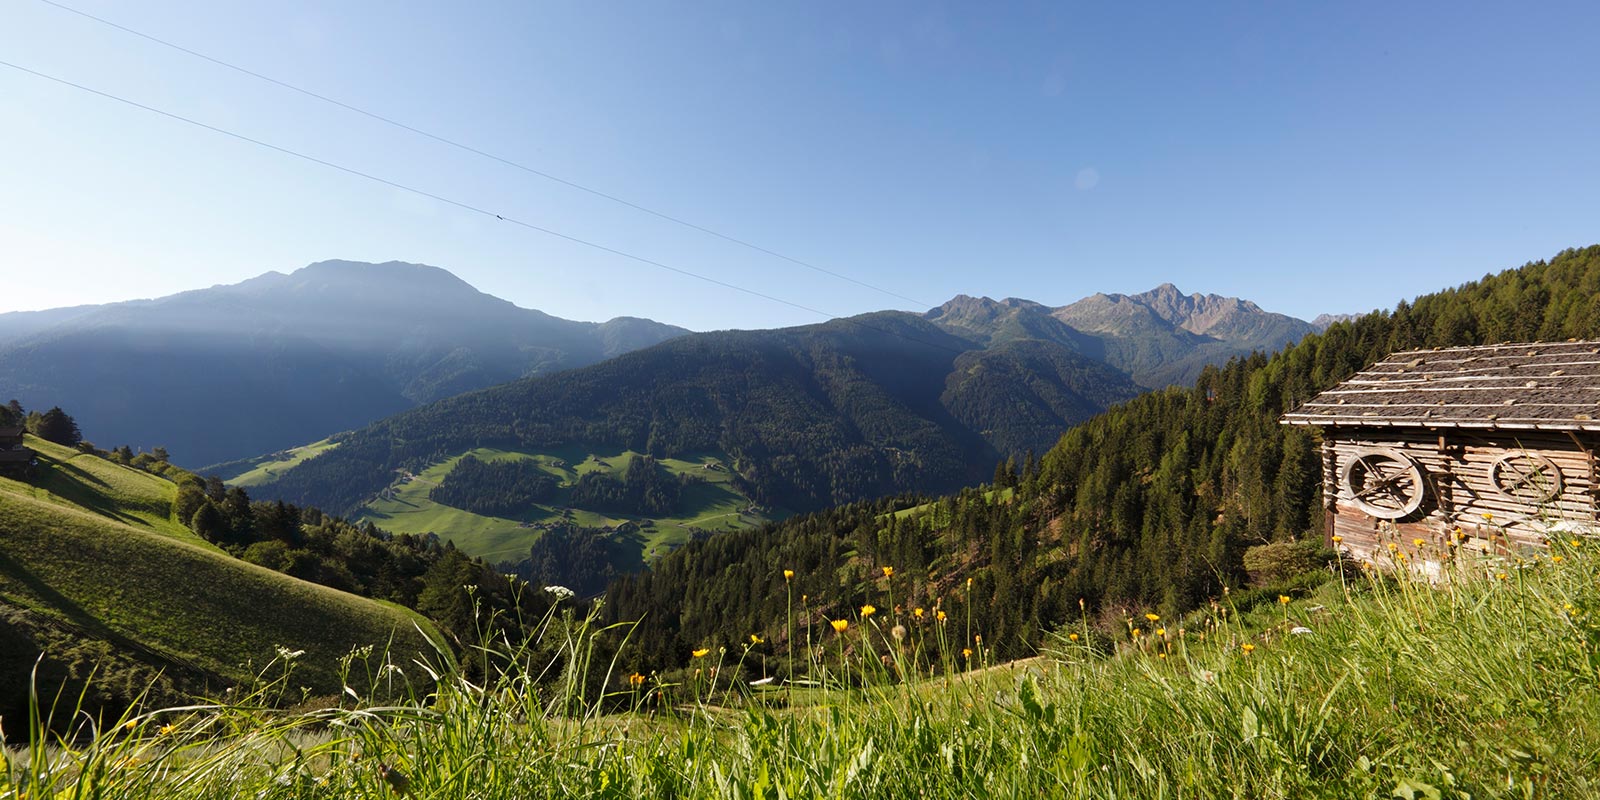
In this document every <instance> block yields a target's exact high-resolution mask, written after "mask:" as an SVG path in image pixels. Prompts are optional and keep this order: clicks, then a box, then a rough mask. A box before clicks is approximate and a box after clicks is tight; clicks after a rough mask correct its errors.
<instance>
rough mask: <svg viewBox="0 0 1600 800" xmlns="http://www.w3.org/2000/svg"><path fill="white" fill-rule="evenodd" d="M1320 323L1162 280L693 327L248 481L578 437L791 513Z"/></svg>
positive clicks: (1038, 445) (985, 468)
mask: <svg viewBox="0 0 1600 800" xmlns="http://www.w3.org/2000/svg"><path fill="white" fill-rule="evenodd" d="M1310 331H1311V326H1310V325H1309V324H1308V323H1305V322H1302V321H1300V320H1295V319H1293V318H1290V317H1285V316H1283V315H1279V314H1270V313H1268V312H1265V311H1262V310H1261V309H1260V308H1259V307H1257V306H1255V305H1254V304H1253V303H1250V302H1248V301H1241V300H1237V299H1233V298H1223V297H1217V296H1215V295H1184V294H1182V293H1180V292H1179V291H1178V290H1177V289H1176V288H1175V287H1173V286H1171V285H1170V284H1169V285H1164V286H1161V287H1158V288H1157V289H1155V290H1153V291H1151V292H1146V293H1144V294H1139V295H1094V296H1092V297H1089V298H1086V299H1084V300H1082V301H1079V302H1077V303H1074V304H1072V305H1069V306H1064V307H1060V308H1051V307H1048V306H1044V305H1042V304H1039V303H1036V302H1032V301H1029V300H1021V299H1015V298H1012V299H1007V300H1002V301H995V300H991V299H989V298H972V297H966V296H960V297H956V298H955V299H953V300H951V301H950V302H948V303H945V304H944V305H942V306H940V307H939V308H936V309H933V310H931V311H929V312H927V313H925V314H912V313H907V312H900V311H883V312H877V313H873V314H865V315H861V316H858V317H852V318H847V319H839V320H833V321H830V322H826V323H822V324H819V325H808V326H801V327H795V328H784V329H778V330H767V331H722V332H716V333H702V334H692V335H689V336H684V337H680V338H678V339H675V340H672V341H669V342H665V343H662V344H660V345H656V346H654V347H650V348H645V349H642V350H639V351H635V352H632V353H628V354H625V355H623V356H620V357H618V358H615V359H611V360H608V361H605V362H602V363H600V364H595V365H592V366H589V367H584V368H581V369H575V370H571V371H568V372H564V373H561V374H558V375H550V376H538V377H530V378H525V379H521V380H518V381H515V382H512V383H508V384H505V385H501V386H496V387H493V388H490V389H486V390H482V391H478V392H473V393H470V394H467V395H463V396H459V397H454V398H450V399H447V400H443V401H440V402H438V403H434V404H431V405H427V406H424V407H422V408H418V409H413V410H411V411H407V412H404V413H401V414H398V415H396V416H394V417H390V418H388V419H385V420H383V421H381V422H378V423H375V424H373V425H371V426H368V427H366V428H363V429H361V430H358V431H355V432H352V433H350V434H345V435H341V436H338V437H335V440H336V442H337V447H335V448H333V449H330V450H327V451H326V452H323V453H322V454H321V455H318V456H317V457H316V458H313V459H311V460H309V461H306V462H304V463H300V464H297V465H296V464H286V465H285V467H286V469H285V471H283V472H281V473H279V474H277V475H275V480H274V481H272V482H270V483H267V484H265V485H257V487H256V489H255V491H256V492H257V493H258V495H259V494H263V493H264V495H263V496H279V497H283V498H285V499H288V500H291V501H294V502H298V503H305V504H310V505H317V506H320V507H323V508H327V509H329V510H332V511H335V512H337V513H360V510H361V508H362V507H363V505H364V504H366V503H369V502H370V501H371V500H372V498H373V497H375V496H377V495H378V494H379V493H380V492H383V491H385V489H386V487H389V486H390V484H391V482H392V481H393V480H394V476H395V475H396V474H401V473H415V472H420V471H422V470H425V469H428V468H430V467H433V466H434V465H437V464H440V463H442V462H444V461H446V460H448V459H451V458H455V457H458V456H461V455H463V454H465V453H467V452H469V451H472V450H473V449H474V448H483V447H492V448H500V449H503V450H506V451H511V452H521V453H526V454H529V455H530V456H531V455H532V454H534V453H536V452H539V451H544V450H548V449H549V448H557V447H576V446H583V447H584V448H587V449H588V450H592V451H598V450H599V449H603V448H607V447H609V448H613V449H617V448H620V449H628V450H633V451H636V452H640V453H649V454H651V455H654V456H656V457H658V458H661V457H671V458H692V457H695V456H697V455H698V454H703V453H717V454H721V455H725V456H726V457H728V458H730V459H731V466H732V468H733V470H734V472H735V474H736V476H737V479H738V481H737V486H738V488H739V489H740V490H741V491H743V492H744V493H745V494H746V495H747V496H749V497H750V498H751V499H752V500H754V501H756V502H758V503H762V504H767V505H772V506H777V507H781V508H785V509H788V510H793V511H805V510H811V509H817V508H822V507H826V506H828V505H832V504H837V503H843V502H850V501H854V500H859V499H863V498H869V497H877V496H882V495H886V494H893V493H898V492H907V491H916V492H937V491H949V490H953V489H955V488H957V487H959V486H963V485H969V484H971V483H974V482H978V481H981V480H983V479H986V478H988V477H989V476H990V474H991V472H992V470H993V469H994V465H995V463H996V462H997V461H1000V460H1003V459H1005V458H1006V457H1008V456H1017V457H1020V456H1022V454H1024V453H1025V452H1027V451H1030V450H1031V451H1034V452H1043V451H1045V450H1046V449H1048V448H1049V447H1050V446H1051V445H1053V444H1054V443H1055V441H1056V440H1057V439H1058V438H1059V437H1060V435H1061V433H1062V432H1063V431H1064V430H1066V429H1067V428H1068V427H1070V426H1071V425H1073V424H1075V423H1077V422H1080V421H1082V420H1084V419H1087V418H1089V417H1091V416H1093V415H1094V414H1096V413H1099V412H1100V411H1103V410H1104V409H1106V408H1108V407H1109V406H1111V405H1113V404H1115V403H1118V402H1121V401H1124V400H1128V399H1130V398H1132V397H1134V396H1136V395H1137V394H1139V393H1140V392H1142V391H1144V390H1145V389H1147V388H1153V387H1158V386H1163V385H1166V384H1168V383H1171V382H1174V381H1177V380H1181V379H1184V378H1185V377H1187V376H1192V375H1197V374H1198V373H1199V371H1200V370H1201V369H1202V368H1203V367H1204V366H1205V364H1207V363H1216V362H1221V361H1225V360H1227V359H1228V358H1230V357H1232V356H1235V355H1241V354H1245V353H1249V352H1251V351H1253V350H1276V349H1278V348H1281V347H1282V346H1284V345H1285V344H1288V343H1290V342H1292V341H1295V340H1296V339H1298V338H1299V337H1301V336H1303V335H1304V334H1306V333H1309V332H1310ZM397 471H398V472H397Z"/></svg>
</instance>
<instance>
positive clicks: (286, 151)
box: [0, 60, 966, 355]
mask: <svg viewBox="0 0 1600 800" xmlns="http://www.w3.org/2000/svg"><path fill="white" fill-rule="evenodd" d="M0 66H5V67H10V68H11V69H14V70H17V71H18V72H22V73H26V74H28V75H32V76H34V77H36V78H41V79H43V80H47V81H51V82H53V83H56V84H59V85H62V86H67V87H71V88H73V89H77V90H79V91H81V92H86V93H88V94H92V95H95V96H96V97H101V98H104V99H106V100H113V101H116V102H118V103H122V104H123V105H127V106H131V107H133V108H137V109H139V110H141V111H147V112H149V113H151V114H156V115H158V116H162V117H166V118H167V119H171V120H176V121H178V122H183V123H186V124H188V125H193V126H195V127H197V128H202V129H205V130H208V131H211V132H213V133H218V134H221V135H223V136H227V137H229V138H232V139H237V140H239V141H241V142H247V143H249V144H253V145H256V146H257V147H263V148H266V149H268V150H272V151H274V152H277V153H282V154H283V155H287V156H293V157H295V158H298V159H301V160H303V161H309V162H311V163H313V164H317V165H319V166H323V167H327V168H329V169H333V170H338V171H339V172H343V173H345V174H347V175H354V176H356V177H358V178H364V179H366V180H369V181H372V182H374V183H379V184H382V185H384V186H388V187H391V188H394V189H399V190H401V191H403V192H410V193H411V194H415V195H418V196H420V197H426V198H428V199H430V200H435V201H438V202H440V203H444V204H446V205H450V206H455V207H456V208H459V209H462V210H464V211H470V212H472V213H474V214H481V215H483V216H486V217H493V218H495V219H497V220H499V221H501V222H507V223H510V224H512V225H517V226H520V227H523V228H527V229H528V230H533V231H538V232H539V233H543V234H545V235H547V236H554V237H556V238H557V239H564V240H566V241H569V242H572V243H574V244H580V245H583V246H584V247H589V248H592V249H595V250H599V251H600V252H603V253H610V254H611V255H615V256H619V257H621V258H626V259H628V260H631V261H636V262H638V263H641V264H647V265H649V266H652V267H656V268H659V269H663V270H666V271H668V272H674V273H677V274H679V275H683V276H686V277H690V278H695V279H697V280H701V281H705V282H706V283H710V284H714V285H717V286H721V287H723V288H725V289H732V290H733V291H736V292H743V293H744V294H747V295H750V296H752V297H759V298H761V299H763V300H768V301H771V302H773V303H778V304H781V305H786V306H789V307H790V308H796V309H799V310H801V311H805V312H808V313H811V314H816V315H818V316H820V317H823V318H826V319H828V320H830V321H831V320H838V321H840V322H846V323H849V324H851V325H855V326H857V327H859V328H862V329H864V330H870V331H874V332H877V333H881V334H884V335H886V336H894V337H897V338H900V339H904V340H906V341H909V342H914V343H916V344H920V345H924V346H926V347H932V348H935V349H938V350H944V351H947V352H950V353H955V354H958V355H959V354H960V353H963V352H966V351H964V350H959V349H956V348H953V347H949V346H946V345H943V344H939V343H937V342H930V341H926V340H923V339H919V338H917V337H914V336H908V335H906V334H904V333H902V332H900V331H894V330H889V329H885V328H878V327H875V326H872V325H868V324H866V323H864V322H860V321H858V320H854V319H850V318H847V317H841V316H838V315H835V314H830V313H828V312H826V311H822V310H820V309H817V308H812V307H811V306H808V305H804V304H802V303H796V302H794V301H792V300H785V299H783V298H781V297H777V296H774V295H770V294H767V293H766V292H762V291H758V290H756V289H750V288H748V287H744V286H740V285H738V284H734V283H729V282H727V281H724V280H720V279H717V278H713V277H711V276H709V275H702V274H700V273H698V272H694V271H691V270H687V269H683V268H681V267H674V266H672V265H671V264H666V263H663V262H661V261H657V260H655V259H652V258H646V257H645V256H641V255H636V254H634V253H629V252H627V251H625V250H618V249H616V248H614V247H610V246H607V245H603V244H600V243H599V242H594V241H590V240H588V239H584V238H581V237H578V236H573V235H571V234H567V233H562V232H561V231H558V230H553V229H551V228H546V227H544V226H542V225H537V224H534V223H532V222H527V221H524V220H520V219H517V218H515V217H511V216H506V215H504V214H498V213H496V212H494V211H490V210H489V209H487V208H484V207H482V206H478V205H473V204H472V203H468V202H464V201H461V200H455V199H452V198H449V197H445V196H443V195H439V194H435V193H433V192H430V191H428V190H426V189H419V188H417V187H415V186H410V185H407V184H404V183H400V182H398V181H393V180H390V179H388V178H384V177H381V176H378V175H374V174H372V173H370V172H363V171H361V170H359V169H355V168H354V167H347V166H345V165H343V164H338V163H335V162H332V161H328V160H326V159H322V158H318V157H316V156H313V155H309V154H306V153H302V152H300V151H298V150H292V149H290V148H287V147H282V146H280V145H275V144H272V143H271V142H266V141H262V140H261V139H256V138H254V137H251V136H246V135H245V134H242V133H236V132H234V131H231V130H228V129H226V128H219V127H217V126H215V125H211V124H208V123H205V122H201V121H199V120H197V119H193V118H191V117H186V116H183V115H182V114H176V113H173V112H171V111H165V110H163V109H160V108H156V107H155V106H150V105H146V104H144V103H141V102H138V101H137V100H130V99H128V98H126V97H122V96H119V95H115V94H112V93H110V92H105V91H101V90H99V89H95V88H93V87H90V86H85V85H83V84H81V83H76V82H74V81H70V80H67V79H66V78H60V77H57V76H55V75H50V74H48V73H45V72H40V71H38V70H36V69H30V68H28V67H24V66H22V65H21V64H14V63H12V62H10V61H5V60H0Z"/></svg>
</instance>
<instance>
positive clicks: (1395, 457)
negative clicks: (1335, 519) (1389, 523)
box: [1339, 447, 1424, 519]
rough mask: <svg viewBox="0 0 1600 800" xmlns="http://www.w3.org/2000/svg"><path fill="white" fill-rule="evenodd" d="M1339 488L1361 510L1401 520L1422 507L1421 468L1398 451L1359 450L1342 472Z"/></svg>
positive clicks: (1379, 516) (1376, 515)
mask: <svg viewBox="0 0 1600 800" xmlns="http://www.w3.org/2000/svg"><path fill="white" fill-rule="evenodd" d="M1339 487H1340V489H1341V490H1342V491H1343V493H1344V495H1345V497H1346V499H1348V500H1352V501H1354V502H1355V504H1356V505H1357V506H1360V508H1361V510H1362V511H1365V512H1367V513H1368V514H1370V515H1372V516H1374V517H1377V518H1378V519H1399V518H1401V517H1404V516H1408V515H1410V514H1412V513H1413V512H1415V511H1416V510H1417V509H1419V508H1421V507H1422V498H1423V494H1424V487H1423V483H1422V466H1421V465H1419V464H1418V463H1417V462H1416V461H1414V460H1413V459H1412V458H1411V457H1410V456H1408V455H1406V454H1404V453H1402V452H1400V451H1399V450H1391V449H1389V448H1386V447H1374V448H1367V449H1363V450H1358V451H1356V454H1355V457H1354V458H1351V459H1350V460H1349V461H1347V462H1345V465H1344V469H1343V470H1341V471H1340V473H1339Z"/></svg>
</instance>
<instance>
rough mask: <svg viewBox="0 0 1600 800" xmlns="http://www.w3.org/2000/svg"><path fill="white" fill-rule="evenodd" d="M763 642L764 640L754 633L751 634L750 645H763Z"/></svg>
mask: <svg viewBox="0 0 1600 800" xmlns="http://www.w3.org/2000/svg"><path fill="white" fill-rule="evenodd" d="M761 641H762V640H761V637H760V636H757V635H755V634H753V633H752V634H750V643H751V644H761Z"/></svg>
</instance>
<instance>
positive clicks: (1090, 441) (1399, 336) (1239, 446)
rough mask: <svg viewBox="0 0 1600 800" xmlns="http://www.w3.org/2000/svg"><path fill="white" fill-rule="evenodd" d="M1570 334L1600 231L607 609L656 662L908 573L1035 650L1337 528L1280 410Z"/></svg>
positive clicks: (1589, 311) (1595, 320) (835, 611)
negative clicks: (1346, 384) (1339, 387)
mask: <svg viewBox="0 0 1600 800" xmlns="http://www.w3.org/2000/svg"><path fill="white" fill-rule="evenodd" d="M1571 337H1577V338H1590V339H1592V338H1595V337H1600V246H1591V247H1587V248H1584V249H1581V250H1568V251H1565V252H1562V253H1560V254H1559V255H1557V256H1556V257H1554V258H1552V259H1551V260H1549V261H1548V262H1546V261H1539V262H1535V263H1530V264H1527V265H1526V266H1523V267H1521V268H1519V269H1513V270H1508V271H1506V272H1502V273H1500V274H1498V275H1490V276H1485V277H1484V278H1483V279H1481V280H1478V281H1474V282H1471V283H1467V284H1464V285H1462V286H1460V287H1458V288H1454V289H1447V290H1445V291H1441V292H1437V293H1435V294H1431V295H1426V296H1423V297H1420V298H1418V299H1416V300H1415V301H1413V302H1410V303H1407V302H1401V303H1400V304H1399V305H1398V306H1396V308H1395V309H1394V310H1393V311H1392V312H1374V313H1372V314H1368V315H1366V316H1364V317H1360V318H1358V319H1354V320H1351V321H1343V322H1337V323H1335V324H1333V325H1331V327H1329V328H1328V329H1327V330H1326V331H1325V332H1323V333H1320V334H1315V335H1311V336H1308V337H1306V338H1305V339H1303V340H1302V341H1300V342H1299V343H1298V344H1295V345H1293V346H1291V347H1289V348H1287V349H1285V350H1283V351H1282V352H1279V353H1278V354H1276V355H1274V356H1272V357H1270V358H1269V357H1267V356H1264V355H1255V356H1251V357H1248V358H1243V359H1238V360H1235V361H1232V362H1230V363H1228V364H1227V365H1226V366H1223V367H1211V368H1207V369H1205V370H1204V371H1203V372H1202V373H1201V374H1200V376H1199V379H1198V381H1197V382H1196V383H1195V385H1193V386H1192V387H1188V388H1171V389H1165V390H1160V391H1156V392H1152V393H1150V394H1146V395H1143V396H1140V397H1138V398H1137V399H1134V400H1132V401H1129V402H1127V403H1124V404H1122V405H1120V406H1117V407H1115V408H1113V409H1111V410H1110V411H1108V412H1106V413H1104V414H1101V415H1099V416H1097V417H1094V418H1093V419H1091V420H1089V421H1087V422H1085V423H1083V424H1081V425H1078V426H1076V427H1074V428H1072V429H1071V430H1070V431H1068V432H1067V434H1066V435H1065V436H1064V437H1063V438H1062V439H1061V441H1060V443H1059V444H1057V445H1056V446H1055V447H1053V448H1051V449H1050V450H1049V451H1048V452H1046V453H1045V454H1044V455H1043V456H1042V457H1041V458H1040V459H1039V460H1038V462H1037V464H1033V463H1031V462H1028V463H1024V465H1023V467H1022V468H1021V469H1020V470H1019V471H1017V472H1009V471H1002V474H1001V475H1000V476H998V481H997V483H998V485H997V486H994V487H992V489H993V491H987V492H986V491H979V490H975V489H969V490H964V491H962V492H960V493H959V494H956V495H952V496H946V497H943V498H940V499H938V500H936V501H931V502H930V501H924V500H922V499H918V498H898V499H891V500H883V501H876V502H871V503H860V504H855V505H849V506H843V507H839V508H834V509H831V510H827V511H822V512H818V513H815V514H810V515H807V516H804V517H799V518H795V519H791V520H789V521H786V522H783V523H780V524H776V525H772V526H769V527H767V528H765V529H761V530H755V531H745V532H731V533H727V534H722V535H719V536H716V537H713V538H711V539H709V540H707V541H703V542H697V543H693V544H690V545H688V546H686V547H684V548H682V549H680V550H678V551H676V552H674V553H672V554H671V555H669V556H667V557H666V558H664V559H663V560H662V561H661V562H659V563H658V564H657V565H656V567H655V568H654V569H652V570H651V571H649V572H646V573H644V574H641V575H638V576H634V577H626V578H622V579H620V580H619V581H617V582H615V583H613V584H612V585H611V586H610V587H609V588H608V589H607V591H606V597H607V601H608V602H607V606H606V613H607V614H608V615H609V616H610V617H611V618H612V619H616V620H632V619H641V618H643V619H645V620H648V624H646V625H642V626H640V629H639V630H638V632H637V634H636V636H635V641H637V642H639V643H640V644H641V646H642V650H640V651H638V655H637V656H635V657H637V658H638V659H639V661H638V663H629V664H625V666H626V667H629V668H640V669H643V668H649V667H666V666H672V665H676V664H680V663H682V662H684V661H685V660H686V659H687V658H688V654H689V652H690V650H692V649H694V648H699V647H707V646H712V647H714V646H716V645H717V644H719V643H720V644H724V645H729V646H732V645H733V644H735V643H738V642H742V641H744V640H745V639H746V637H748V636H749V635H750V634H751V633H752V632H755V633H759V634H761V635H762V636H763V637H767V638H768V641H781V639H782V637H783V636H784V635H785V634H784V629H785V625H784V620H785V612H786V605H785V603H786V599H787V598H788V597H790V596H791V594H789V593H786V588H787V589H790V590H792V597H793V598H794V600H795V602H796V606H795V611H796V613H797V614H800V615H801V617H802V618H801V620H800V622H797V628H800V627H802V623H804V622H806V621H809V622H810V623H811V624H812V625H813V626H815V625H817V624H821V620H822V619H824V618H828V617H841V616H848V615H849V612H850V610H851V609H854V608H855V607H857V606H858V605H859V604H861V603H863V602H875V603H880V604H881V601H882V599H883V598H884V596H885V591H886V590H892V592H893V597H894V599H895V603H896V604H897V605H900V606H902V607H903V609H904V610H905V611H909V610H911V609H913V608H917V607H921V608H924V609H932V608H935V607H936V606H937V607H939V608H941V609H942V610H944V611H946V612H947V613H948V615H949V618H950V619H951V620H965V619H966V618H967V615H968V614H970V618H971V619H972V629H975V630H981V631H983V632H984V634H985V636H986V640H985V643H984V644H985V646H986V647H993V648H996V650H997V653H998V655H999V656H1001V657H1014V656H1023V655H1027V654H1030V653H1032V652H1034V648H1035V647H1036V646H1037V645H1038V644H1039V642H1040V634H1041V633H1042V632H1043V631H1046V630H1051V629H1054V628H1056V627H1058V626H1059V625H1061V624H1062V623H1063V622H1064V621H1066V620H1076V619H1077V618H1078V617H1079V615H1080V614H1083V613H1087V614H1088V615H1089V616H1090V617H1091V621H1095V620H1098V621H1100V622H1102V623H1104V624H1108V625H1111V626H1114V627H1120V626H1122V625H1123V624H1124V620H1125V618H1126V617H1125V615H1128V614H1130V613H1131V611H1132V610H1133V609H1145V610H1148V609H1158V610H1161V611H1162V612H1163V613H1170V612H1175V611H1181V610H1184V609H1189V608H1193V607H1194V606H1196V605H1197V604H1200V603H1203V602H1204V601H1205V600H1206V599H1207V598H1211V597H1215V596H1217V595H1219V594H1220V593H1221V592H1222V589H1223V588H1224V587H1240V586H1243V585H1245V583H1246V581H1247V577H1246V574H1245V569H1244V565H1243V554H1244V551H1245V549H1246V548H1248V547H1251V546H1254V545H1260V544H1264V543H1268V542H1280V541H1288V540H1292V539H1318V538H1320V537H1321V531H1320V527H1321V525H1322V524H1323V515H1322V514H1321V513H1320V502H1321V500H1320V492H1321V484H1320V478H1319V462H1318V456H1317V443H1316V441H1315V440H1314V438H1313V434H1312V433H1311V432H1308V431H1307V430H1305V429H1301V428H1285V427H1284V426H1280V425H1279V424H1278V422H1277V421H1278V418H1279V417H1280V416H1281V415H1283V414H1284V413H1285V412H1287V411H1289V410H1292V409H1294V408H1296V407H1297V406H1299V405H1300V404H1301V403H1302V402H1304V401H1305V400H1307V399H1309V398H1310V397H1312V396H1313V395H1315V394H1316V393H1318V392H1320V391H1322V390H1325V389H1328V388H1330V387H1332V386H1334V385H1335V384H1336V383H1338V382H1339V381H1340V380H1342V379H1344V378H1346V377H1348V376H1350V375H1351V374H1353V373H1355V372H1356V371H1358V370H1360V369H1362V368H1363V367H1365V366H1367V365H1368V364H1370V363H1372V362H1374V361H1376V360H1378V359H1380V358H1382V357H1384V356H1386V355H1387V354H1389V353H1391V352H1393V351H1396V350H1403V349H1414V348H1425V347H1444V346H1452V345H1469V344H1480V343H1486V342H1500V341H1534V340H1546V341H1550V340H1565V339H1567V338H1571ZM881 566H891V567H893V568H894V570H895V571H894V575H893V577H892V578H884V577H883V576H882V575H881V573H880V571H879V567H881ZM784 569H792V570H794V572H795V576H794V578H793V582H792V583H791V584H790V585H789V586H787V587H786V585H785V579H784V577H783V575H782V573H781V571H782V570H784ZM969 581H970V583H969ZM801 598H804V600H805V602H804V604H803V605H802V604H801V603H800V601H801ZM1080 602H1082V603H1083V606H1082V609H1083V610H1081V611H1080V605H1079V604H1080ZM901 618H902V619H905V618H908V617H907V616H902V617H901ZM953 630H956V632H954V633H952V635H953V636H956V637H957V638H959V637H960V636H961V635H962V634H961V632H960V631H959V629H953Z"/></svg>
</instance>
